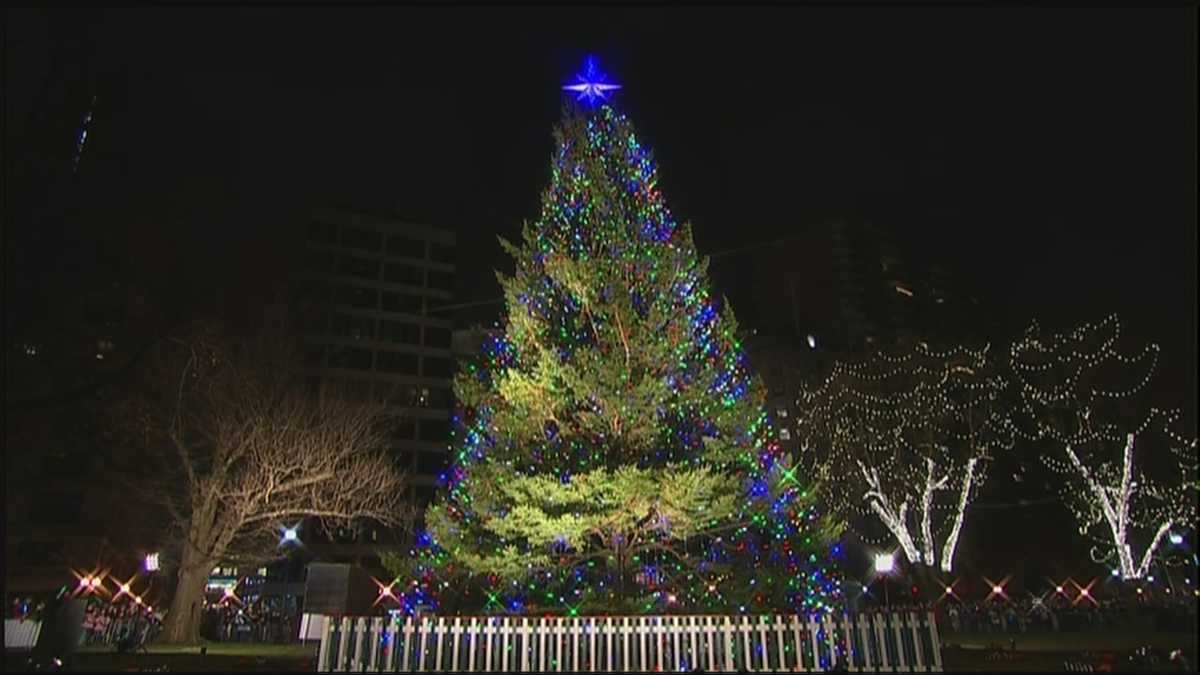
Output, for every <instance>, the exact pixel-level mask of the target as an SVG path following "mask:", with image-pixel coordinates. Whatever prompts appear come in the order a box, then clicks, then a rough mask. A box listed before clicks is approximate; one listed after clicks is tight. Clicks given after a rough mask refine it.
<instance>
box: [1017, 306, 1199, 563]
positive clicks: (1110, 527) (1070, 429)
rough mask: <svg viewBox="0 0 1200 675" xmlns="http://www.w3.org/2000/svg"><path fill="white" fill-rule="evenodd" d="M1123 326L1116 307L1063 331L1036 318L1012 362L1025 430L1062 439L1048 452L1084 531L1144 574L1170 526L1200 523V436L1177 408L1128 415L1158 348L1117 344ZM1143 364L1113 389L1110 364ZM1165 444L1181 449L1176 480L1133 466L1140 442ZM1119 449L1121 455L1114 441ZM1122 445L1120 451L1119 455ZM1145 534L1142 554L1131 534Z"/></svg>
mask: <svg viewBox="0 0 1200 675" xmlns="http://www.w3.org/2000/svg"><path fill="white" fill-rule="evenodd" d="M1120 333H1121V326H1120V322H1119V321H1118V320H1117V317H1116V316H1115V315H1110V316H1109V317H1107V318H1106V319H1105V320H1104V321H1102V322H1100V323H1099V324H1095V325H1093V324H1084V325H1082V326H1080V327H1078V328H1076V329H1074V330H1073V331H1071V332H1070V333H1068V334H1066V335H1049V336H1045V337H1043V336H1042V334H1041V329H1040V327H1039V326H1038V324H1037V323H1036V322H1034V323H1032V324H1031V325H1030V327H1029V328H1028V329H1027V330H1026V332H1025V336H1024V337H1023V339H1022V340H1020V341H1018V342H1017V343H1015V344H1014V345H1013V347H1012V351H1011V354H1010V363H1011V366H1012V370H1013V372H1014V374H1015V375H1016V376H1017V379H1018V382H1019V384H1020V391H1021V400H1022V410H1023V412H1024V413H1025V418H1026V420H1027V421H1028V422H1029V426H1030V427H1031V428H1030V430H1029V431H1027V432H1025V434H1024V435H1025V436H1026V437H1027V438H1030V439H1032V440H1040V439H1049V440H1052V441H1054V442H1055V443H1057V444H1060V445H1061V447H1062V449H1063V453H1064V454H1065V455H1066V460H1067V461H1065V462H1064V461H1061V460H1059V459H1057V458H1056V457H1055V456H1053V455H1047V456H1044V457H1043V458H1042V459H1043V461H1044V462H1045V463H1046V465H1047V466H1049V467H1050V468H1051V469H1052V470H1053V471H1055V472H1056V473H1058V474H1060V475H1062V476H1063V477H1064V479H1065V480H1064V481H1063V486H1062V489H1061V493H1062V497H1063V502H1064V503H1066V504H1067V505H1068V507H1069V508H1070V509H1071V510H1072V512H1073V514H1074V516H1075V519H1076V521H1077V523H1078V524H1079V529H1080V533H1081V534H1084V535H1085V536H1088V537H1090V538H1091V539H1092V540H1093V541H1094V542H1095V544H1096V545H1095V546H1093V549H1092V552H1093V558H1094V559H1095V560H1096V561H1097V562H1110V561H1114V560H1115V562H1116V565H1117V566H1116V568H1114V569H1113V576H1120V577H1121V578H1122V579H1140V578H1143V577H1144V576H1145V575H1146V574H1147V572H1148V571H1149V569H1150V566H1151V563H1152V562H1153V560H1154V558H1155V555H1156V554H1157V552H1158V550H1159V548H1160V546H1161V544H1162V542H1163V540H1164V538H1166V537H1167V536H1168V535H1169V534H1170V533H1171V529H1172V528H1173V527H1195V522H1196V491H1197V486H1198V485H1200V483H1197V480H1196V469H1197V462H1196V439H1195V438H1191V439H1187V438H1185V437H1183V436H1181V435H1180V434H1178V433H1176V432H1175V431H1174V430H1173V429H1172V425H1173V423H1174V422H1175V421H1176V420H1178V419H1179V417H1180V412H1179V411H1178V410H1174V411H1167V410H1161V409H1158V408H1154V407H1151V408H1149V409H1148V412H1147V413H1146V414H1145V416H1144V417H1141V418H1140V419H1137V418H1133V419H1131V418H1130V411H1131V410H1134V409H1135V408H1136V406H1135V405H1133V401H1130V400H1129V399H1130V397H1132V396H1134V395H1136V394H1138V393H1139V392H1141V391H1143V390H1144V389H1145V387H1146V385H1147V384H1148V383H1149V381H1150V379H1151V377H1152V375H1153V372H1154V368H1155V365H1156V364H1157V359H1158V353H1159V349H1158V346H1157V345H1154V344H1150V345H1147V346H1146V347H1145V348H1144V349H1143V350H1142V352H1141V353H1140V354H1138V355H1137V356H1134V357H1125V356H1122V355H1121V354H1120V353H1119V352H1117V350H1116V349H1115V345H1116V343H1117V341H1118V339H1119V338H1120ZM1131 367H1132V368H1133V369H1134V372H1135V375H1136V372H1137V371H1136V369H1141V370H1143V371H1144V372H1142V373H1141V374H1140V376H1136V377H1135V378H1133V379H1134V380H1135V381H1134V383H1133V384H1132V385H1130V386H1127V387H1119V386H1113V387H1108V388H1106V387H1105V386H1103V385H1102V383H1101V380H1102V379H1104V378H1105V377H1106V376H1107V377H1108V379H1111V377H1112V373H1114V372H1116V373H1123V374H1126V375H1127V374H1128V373H1129V371H1130V370H1131ZM1156 438H1157V439H1161V441H1160V442H1159V443H1158V444H1160V445H1166V446H1167V447H1169V448H1170V450H1171V452H1172V453H1173V454H1174V456H1175V458H1176V471H1177V473H1178V479H1177V480H1175V481H1174V482H1172V483H1171V484H1169V485H1164V484H1162V483H1160V482H1159V481H1156V480H1154V479H1152V478H1151V477H1150V476H1148V475H1146V474H1144V473H1142V472H1141V471H1140V470H1137V469H1136V467H1135V448H1136V447H1137V446H1138V445H1139V444H1145V443H1151V444H1155V443H1154V440H1153V439H1156ZM1117 448H1120V451H1119V454H1118V453H1114V450H1116V449H1117ZM1114 454H1117V456H1116V457H1114V456H1113V455H1114ZM1135 539H1136V540H1139V541H1145V542H1146V543H1145V549H1144V550H1143V552H1142V554H1141V556H1140V559H1139V558H1138V556H1136V555H1135V554H1134V551H1133V543H1134V541H1135Z"/></svg>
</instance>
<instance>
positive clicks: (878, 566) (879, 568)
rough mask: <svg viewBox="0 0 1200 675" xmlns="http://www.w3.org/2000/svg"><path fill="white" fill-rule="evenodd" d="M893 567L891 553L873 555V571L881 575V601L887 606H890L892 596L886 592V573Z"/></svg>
mask: <svg viewBox="0 0 1200 675" xmlns="http://www.w3.org/2000/svg"><path fill="white" fill-rule="evenodd" d="M894 569H896V559H895V558H894V557H892V554H891V553H886V554H885V553H877V554H876V555H875V573H876V574H878V575H879V576H881V577H883V601H884V604H885V605H887V606H888V607H891V606H892V598H891V596H890V593H889V592H888V575H889V574H891V573H892V570H894Z"/></svg>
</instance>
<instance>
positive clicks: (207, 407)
mask: <svg viewBox="0 0 1200 675" xmlns="http://www.w3.org/2000/svg"><path fill="white" fill-rule="evenodd" d="M273 338H274V339H273ZM278 338H279V336H273V337H272V336H260V337H259V338H257V339H254V340H234V339H230V338H228V337H225V336H222V335H220V334H219V331H216V330H213V329H212V328H211V327H206V328H197V329H193V330H191V331H189V333H188V335H187V337H183V338H175V339H169V340H164V341H162V342H161V347H160V348H159V349H158V350H156V353H155V354H154V355H153V356H152V358H150V359H148V363H147V364H146V367H145V368H144V369H143V370H144V372H143V373H142V376H141V377H139V378H137V380H136V381H135V382H133V383H131V390H130V392H129V395H127V396H124V397H121V398H120V399H119V403H118V404H117V406H116V408H115V409H114V410H113V413H114V414H113V420H114V422H115V426H114V427H113V428H114V429H118V430H120V431H123V432H125V433H124V434H122V435H123V436H124V437H125V439H127V440H128V439H129V438H130V435H129V432H134V434H135V435H136V437H137V439H138V441H139V443H138V445H139V446H140V447H141V448H143V451H144V453H145V455H144V459H147V460H152V464H151V463H147V467H149V466H153V468H152V469H151V468H147V469H146V470H143V471H142V472H140V474H139V473H137V472H133V473H132V474H131V475H135V476H139V479H138V481H137V482H138V483H139V485H138V492H139V493H140V494H141V496H142V497H143V498H144V499H145V501H146V503H147V504H148V505H149V506H150V507H151V508H155V509H157V510H160V511H161V515H162V516H163V517H164V518H163V520H164V523H165V524H166V525H167V528H168V529H167V531H168V532H169V533H170V536H171V537H172V539H173V541H171V542H167V544H168V546H170V548H169V549H168V550H170V551H171V552H172V553H173V554H174V555H172V556H171V557H172V558H173V560H174V562H175V563H176V568H177V575H178V576H177V581H176V585H175V593H174V597H173V600H172V602H171V606H170V611H169V613H168V615H167V620H166V628H165V633H164V639H165V640H166V641H168V642H175V643H194V642H196V641H197V640H198V639H199V618H200V610H201V608H202V606H203V593H204V588H205V584H206V582H207V579H208V575H209V573H210V571H211V570H212V568H213V567H214V566H215V565H217V564H219V563H221V562H227V561H228V562H257V561H264V560H269V559H272V558H278V557H280V555H281V551H280V550H279V548H278V547H279V544H280V533H281V529H282V528H283V527H285V526H287V525H294V524H295V522H296V521H298V520H301V519H303V518H312V519H315V520H316V522H318V523H320V524H321V525H322V526H324V527H325V528H330V527H332V526H336V525H339V524H346V523H349V522H353V521H358V520H362V519H369V520H374V521H377V522H380V523H383V524H388V525H395V524H399V523H402V522H404V520H405V519H404V515H405V514H404V513H403V510H404V507H403V503H402V501H401V493H402V488H403V477H402V475H401V474H400V473H399V472H398V471H397V469H396V468H395V466H394V465H393V463H392V461H391V460H390V459H389V458H388V456H387V454H386V451H385V448H384V445H385V442H386V438H387V422H388V418H387V416H386V409H385V407H384V406H383V404H380V403H375V402H371V401H363V400H355V399H351V398H348V397H346V396H343V395H340V394H339V393H338V392H335V391H332V390H331V389H330V388H329V387H311V386H306V385H305V384H304V381H303V380H302V379H301V378H300V377H299V373H298V371H297V370H296V368H295V366H296V365H297V363H298V359H296V358H295V354H294V351H293V350H290V349H288V348H287V347H286V346H285V345H286V344H287V341H286V340H280V339H278ZM171 549H173V550H171Z"/></svg>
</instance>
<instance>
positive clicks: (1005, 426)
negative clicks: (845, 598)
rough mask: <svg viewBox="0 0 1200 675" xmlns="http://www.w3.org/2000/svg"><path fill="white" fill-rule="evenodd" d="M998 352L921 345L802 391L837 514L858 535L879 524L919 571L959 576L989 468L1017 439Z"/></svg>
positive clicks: (854, 366)
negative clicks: (860, 521)
mask: <svg viewBox="0 0 1200 675" xmlns="http://www.w3.org/2000/svg"><path fill="white" fill-rule="evenodd" d="M988 352H989V348H988V347H986V346H985V347H983V348H982V349H971V348H969V347H965V346H959V347H954V348H952V349H949V350H946V351H937V350H935V349H932V348H930V347H929V345H928V344H926V343H923V342H922V343H916V344H914V345H911V346H901V347H898V348H896V349H895V350H894V351H892V352H888V351H879V352H877V353H875V354H872V355H871V356H870V357H868V358H867V359H865V360H863V361H861V362H858V363H848V362H841V361H839V362H837V363H835V364H834V366H833V367H832V369H831V371H830V374H829V375H828V377H826V378H825V380H824V381H823V382H821V383H820V384H819V385H818V386H816V387H809V386H808V385H807V384H805V385H804V386H802V387H801V390H800V397H799V404H800V405H799V408H800V419H799V420H798V421H799V429H798V432H799V434H800V436H801V447H802V449H803V450H804V452H805V453H807V454H810V455H811V462H812V463H813V464H814V465H815V471H816V474H817V476H818V478H819V481H820V483H821V484H822V485H823V486H825V488H826V489H825V491H824V492H823V493H822V496H823V497H824V498H825V499H826V502H827V505H828V506H829V507H830V508H831V509H832V511H833V513H836V514H841V515H842V518H843V520H845V521H846V522H848V523H849V524H850V525H851V526H852V527H853V525H854V522H855V520H856V519H857V518H858V517H859V516H873V517H874V518H876V519H878V520H879V521H880V522H881V523H882V524H883V525H884V527H885V528H886V530H887V531H888V533H889V534H890V535H891V537H892V538H894V539H895V540H896V541H897V542H898V543H899V544H900V547H901V549H902V550H903V551H904V553H905V557H906V558H907V559H908V562H909V563H911V564H924V565H928V566H930V567H933V566H939V565H940V568H941V570H942V571H943V572H950V571H952V570H953V563H954V554H955V550H956V548H957V545H958V541H959V538H960V535H961V532H962V527H963V523H964V520H965V514H966V511H967V508H968V506H969V505H970V503H971V501H972V500H973V498H974V497H975V495H976V494H978V492H979V490H980V488H981V487H982V485H983V484H984V482H985V481H986V473H987V472H986V468H987V465H988V463H989V462H990V460H991V459H992V457H993V453H994V452H995V451H998V450H1001V449H1006V448H1009V447H1011V445H1012V442H1013V439H1014V437H1015V432H1014V431H1013V429H1012V428H1011V427H1012V425H1011V422H1010V420H1009V417H1008V415H1007V410H1006V407H1005V406H1004V405H1003V400H1002V395H1003V392H1004V388H1005V381H1004V379H1003V378H1002V377H1001V376H1000V375H999V373H998V372H996V367H995V364H994V363H993V362H992V360H991V358H990V357H989V355H988ZM943 494H945V495H948V496H949V495H952V496H951V497H950V498H949V499H940V498H939V497H940V496H941V495H943ZM910 507H911V508H910ZM910 516H911V518H910ZM914 520H915V523H914V522H913V521H914ZM856 532H857V534H859V536H860V537H861V538H863V539H865V540H867V541H871V538H870V536H869V535H868V534H867V533H864V532H862V531H859V530H856ZM939 541H940V545H939ZM873 543H874V542H873ZM939 548H940V551H939V550H938V549H939ZM939 553H940V557H939V555H938V554H939Z"/></svg>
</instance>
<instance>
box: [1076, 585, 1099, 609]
mask: <svg viewBox="0 0 1200 675" xmlns="http://www.w3.org/2000/svg"><path fill="white" fill-rule="evenodd" d="M1097 581H1099V578H1095V579H1092V580H1091V581H1089V582H1087V585H1085V586H1081V585H1079V584H1075V585H1076V586H1079V595H1077V596H1075V599H1074V600H1072V601H1071V604H1072V605H1075V604H1078V603H1079V602H1080V601H1081V600H1087V601H1089V602H1091V603H1092V604H1093V605H1096V606H1097V607H1098V606H1100V603H1099V602H1097V601H1096V598H1095V596H1094V594H1093V593H1092V587H1093V586H1095V585H1096V582H1097Z"/></svg>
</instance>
